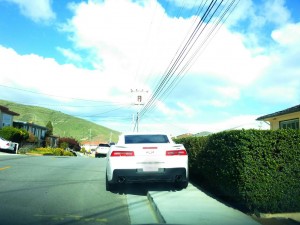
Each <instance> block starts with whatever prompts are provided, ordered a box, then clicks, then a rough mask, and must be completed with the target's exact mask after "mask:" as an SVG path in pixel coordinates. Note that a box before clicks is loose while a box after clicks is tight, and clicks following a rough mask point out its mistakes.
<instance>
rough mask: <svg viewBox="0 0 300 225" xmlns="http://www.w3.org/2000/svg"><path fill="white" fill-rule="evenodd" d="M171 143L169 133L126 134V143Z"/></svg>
mask: <svg viewBox="0 0 300 225" xmlns="http://www.w3.org/2000/svg"><path fill="white" fill-rule="evenodd" d="M149 143H170V142H169V139H168V137H167V135H163V134H150V135H126V136H125V144H149Z"/></svg>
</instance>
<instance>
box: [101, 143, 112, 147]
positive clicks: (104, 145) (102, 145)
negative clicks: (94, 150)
mask: <svg viewBox="0 0 300 225" xmlns="http://www.w3.org/2000/svg"><path fill="white" fill-rule="evenodd" d="M99 146H100V147H110V146H109V145H108V144H99Z"/></svg>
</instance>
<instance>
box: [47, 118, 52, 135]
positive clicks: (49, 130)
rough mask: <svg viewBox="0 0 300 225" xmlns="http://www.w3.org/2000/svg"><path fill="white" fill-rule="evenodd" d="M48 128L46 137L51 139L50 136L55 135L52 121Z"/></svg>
mask: <svg viewBox="0 0 300 225" xmlns="http://www.w3.org/2000/svg"><path fill="white" fill-rule="evenodd" d="M46 127H47V129H48V130H47V132H46V137H49V136H51V135H53V125H52V122H51V121H49V122H48V123H47V125H46Z"/></svg>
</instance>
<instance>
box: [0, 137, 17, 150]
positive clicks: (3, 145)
mask: <svg viewBox="0 0 300 225" xmlns="http://www.w3.org/2000/svg"><path fill="white" fill-rule="evenodd" d="M0 149H1V150H9V151H12V152H15V144H14V143H13V142H11V141H8V140H6V139H4V138H2V137H0Z"/></svg>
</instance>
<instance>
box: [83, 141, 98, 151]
mask: <svg viewBox="0 0 300 225" xmlns="http://www.w3.org/2000/svg"><path fill="white" fill-rule="evenodd" d="M99 144H100V142H99V141H87V140H86V141H83V142H81V147H82V148H85V150H87V151H92V150H94V149H96V148H97V147H98V145H99Z"/></svg>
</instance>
